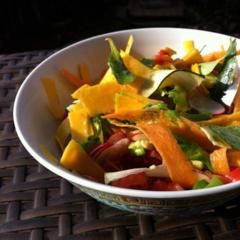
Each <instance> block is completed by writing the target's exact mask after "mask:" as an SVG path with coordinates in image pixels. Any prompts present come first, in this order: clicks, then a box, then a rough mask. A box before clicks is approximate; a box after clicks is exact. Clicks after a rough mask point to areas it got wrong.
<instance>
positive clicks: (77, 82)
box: [60, 68, 83, 87]
mask: <svg viewBox="0 0 240 240" xmlns="http://www.w3.org/2000/svg"><path fill="white" fill-rule="evenodd" d="M60 73H61V75H62V76H63V77H65V78H66V79H67V80H69V82H71V83H72V84H73V85H75V86H76V87H80V86H82V85H83V81H81V79H80V78H78V77H77V76H75V75H74V74H72V73H71V72H69V71H68V70H67V69H65V68H62V69H60Z"/></svg>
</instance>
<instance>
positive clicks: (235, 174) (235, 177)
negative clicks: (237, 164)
mask: <svg viewBox="0 0 240 240" xmlns="http://www.w3.org/2000/svg"><path fill="white" fill-rule="evenodd" d="M226 177H227V178H229V179H230V180H232V181H233V182H235V181H239V180H240V168H235V169H234V170H232V171H231V172H230V173H228V174H227V175H226Z"/></svg>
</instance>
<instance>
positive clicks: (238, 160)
mask: <svg viewBox="0 0 240 240" xmlns="http://www.w3.org/2000/svg"><path fill="white" fill-rule="evenodd" d="M227 159H228V164H229V166H230V167H240V151H238V150H233V149H229V150H228V151H227Z"/></svg>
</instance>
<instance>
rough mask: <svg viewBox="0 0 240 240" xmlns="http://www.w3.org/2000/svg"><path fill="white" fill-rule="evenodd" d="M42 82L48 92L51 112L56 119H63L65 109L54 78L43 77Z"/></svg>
mask: <svg viewBox="0 0 240 240" xmlns="http://www.w3.org/2000/svg"><path fill="white" fill-rule="evenodd" d="M42 84H43V87H44V89H45V92H46V94H47V98H48V107H49V110H50V112H51V113H52V114H53V116H54V117H55V118H56V119H59V120H62V119H63V118H64V115H65V111H64V108H63V107H62V106H61V104H60V100H59V97H58V94H57V89H56V86H55V83H54V80H52V79H49V78H42Z"/></svg>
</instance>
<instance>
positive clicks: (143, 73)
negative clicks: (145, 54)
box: [120, 51, 153, 79]
mask: <svg viewBox="0 0 240 240" xmlns="http://www.w3.org/2000/svg"><path fill="white" fill-rule="evenodd" d="M120 55H121V58H122V60H123V63H124V65H125V66H126V68H127V69H128V71H129V72H131V73H132V74H134V75H135V76H137V77H140V78H146V79H149V78H150V77H151V75H152V72H153V71H152V69H151V68H149V67H147V66H145V65H144V64H143V63H141V62H140V61H139V60H137V59H136V58H134V57H133V56H131V55H129V54H127V53H126V52H124V51H121V52H120Z"/></svg>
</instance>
